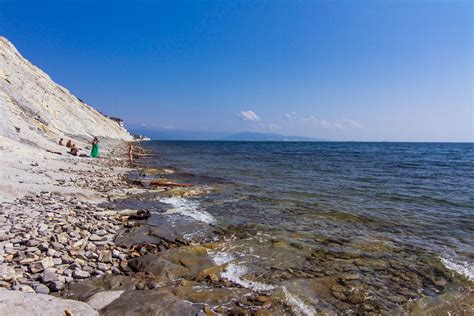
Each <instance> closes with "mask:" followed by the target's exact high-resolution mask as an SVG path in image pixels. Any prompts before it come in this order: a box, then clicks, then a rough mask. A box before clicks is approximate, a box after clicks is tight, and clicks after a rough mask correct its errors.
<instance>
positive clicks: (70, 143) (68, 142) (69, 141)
mask: <svg viewBox="0 0 474 316" xmlns="http://www.w3.org/2000/svg"><path fill="white" fill-rule="evenodd" d="M66 147H67V148H71V147H72V142H71V140H68V141H67V143H66Z"/></svg>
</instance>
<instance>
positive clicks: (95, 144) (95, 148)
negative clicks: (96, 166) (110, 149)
mask: <svg viewBox="0 0 474 316" xmlns="http://www.w3.org/2000/svg"><path fill="white" fill-rule="evenodd" d="M91 157H93V158H97V157H99V139H98V138H97V137H94V139H93V140H92V149H91Z"/></svg>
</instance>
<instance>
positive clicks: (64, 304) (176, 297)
mask: <svg viewBox="0 0 474 316" xmlns="http://www.w3.org/2000/svg"><path fill="white" fill-rule="evenodd" d="M116 146H117V149H116V150H114V151H113V155H111V156H113V157H115V158H110V157H111V156H109V158H103V159H101V161H100V162H99V163H100V166H98V165H97V164H96V165H95V168H94V170H84V169H75V168H74V166H69V168H67V170H66V169H65V170H64V172H67V173H68V174H69V175H70V176H71V177H70V179H69V180H60V181H57V183H56V184H55V185H56V186H63V187H64V186H67V187H71V188H76V189H77V190H78V193H79V194H78V196H76V197H75V196H74V195H73V194H68V195H66V196H64V195H62V194H61V193H59V192H55V191H42V192H38V193H36V194H29V195H27V196H24V197H22V198H18V199H16V200H14V201H4V202H1V203H0V255H1V256H0V288H2V290H13V291H14V292H4V291H2V299H0V311H2V314H5V315H14V314H17V313H22V312H23V313H27V314H35V313H38V312H39V311H41V310H44V308H47V310H48V311H50V313H51V314H57V315H94V314H96V313H97V311H99V312H100V313H101V314H104V315H112V314H113V315H121V314H144V313H145V314H154V315H159V314H162V313H165V314H180V315H184V314H185V315H192V314H206V315H216V314H226V313H230V314H242V313H243V314H249V313H251V312H252V313H253V314H256V315H267V314H268V312H269V311H268V309H269V308H270V307H272V310H273V311H279V313H284V311H285V310H287V309H288V306H285V305H284V304H283V303H282V302H278V301H272V299H271V298H270V297H268V296H265V295H262V294H261V293H253V292H252V291H251V290H249V289H245V288H243V287H241V286H240V285H238V284H237V283H235V282H232V281H231V280H229V279H228V278H225V277H221V275H220V274H221V273H222V272H223V271H224V269H225V268H226V266H227V264H220V265H219V264H217V263H216V262H215V261H214V260H213V259H212V258H211V256H210V252H212V249H213V247H215V245H216V242H219V240H221V237H222V236H223V235H224V234H226V232H224V231H222V230H221V229H219V228H217V227H213V226H210V225H208V224H205V223H196V222H195V221H186V220H183V221H181V222H179V223H170V222H169V219H168V217H167V216H165V215H160V214H159V211H158V212H157V210H155V215H154V216H153V219H152V221H150V222H147V221H146V220H145V219H146V218H148V217H149V216H150V214H149V212H148V210H143V209H139V208H134V209H133V210H132V209H127V208H124V207H123V206H122V207H120V204H121V203H122V204H124V203H125V204H126V203H127V201H133V199H134V198H136V197H137V196H138V195H140V194H141V195H143V194H147V193H152V194H153V195H156V194H162V195H163V196H169V195H171V196H191V195H195V194H202V193H203V192H206V190H207V189H206V188H199V187H184V188H181V187H179V186H178V187H176V185H173V182H172V181H168V180H166V179H165V178H164V176H165V175H166V174H168V173H169V170H168V171H167V170H162V171H156V170H151V172H150V173H151V174H153V176H154V177H156V178H157V179H161V181H162V182H163V183H164V184H163V183H160V184H158V185H156V184H155V185H154V186H148V188H144V186H145V185H144V183H143V182H141V181H137V180H131V179H129V178H128V177H126V175H125V174H123V173H122V172H116V170H115V168H119V170H123V169H120V168H123V167H124V165H125V164H126V162H125V160H123V159H121V158H122V156H123V153H124V144H123V143H119V144H116ZM137 156H138V157H137V158H140V155H137ZM142 156H143V155H142ZM87 163H91V164H95V163H96V162H90V161H88V162H87ZM107 170H108V171H109V172H107ZM148 171H150V170H148ZM84 189H85V190H93V191H95V192H96V193H97V194H98V195H100V196H101V198H102V199H100V200H88V199H86V198H84V197H83V196H82V195H81V194H80V193H81V190H84ZM162 211H164V209H163V210H162ZM197 231H198V232H200V233H201V234H198V235H195V233H196V232H197ZM193 234H194V237H193V238H191V239H190V238H189V237H188V236H189V235H193ZM13 293H14V294H13ZM3 294H5V295H3ZM45 294H49V295H45ZM51 295H54V296H55V297H56V298H54V299H53V297H51ZM71 299H72V300H71ZM25 300H28V301H36V302H37V304H36V306H31V305H30V304H28V303H27V302H26V301H25ZM19 301H21V302H22V303H21V304H20V303H18V302H19ZM81 301H82V302H86V304H84V303H81ZM81 304H82V305H81Z"/></svg>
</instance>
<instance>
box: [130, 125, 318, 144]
mask: <svg viewBox="0 0 474 316" xmlns="http://www.w3.org/2000/svg"><path fill="white" fill-rule="evenodd" d="M127 128H128V130H130V131H131V132H132V134H134V135H142V136H148V137H150V138H151V139H153V140H213V141H252V142H256V141H260V142H262V141H267V142H283V141H290V142H316V141H323V140H322V139H317V138H311V137H303V136H285V135H280V134H270V133H253V132H242V133H232V132H205V131H178V130H170V129H160V128H156V129H154V128H142V127H133V126H132V127H130V126H127Z"/></svg>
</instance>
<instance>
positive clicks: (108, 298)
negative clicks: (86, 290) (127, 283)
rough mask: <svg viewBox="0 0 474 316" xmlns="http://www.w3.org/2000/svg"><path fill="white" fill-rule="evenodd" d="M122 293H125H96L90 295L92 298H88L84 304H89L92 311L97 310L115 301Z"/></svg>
mask: <svg viewBox="0 0 474 316" xmlns="http://www.w3.org/2000/svg"><path fill="white" fill-rule="evenodd" d="M123 292H125V291H107V292H100V293H96V294H94V295H92V297H90V298H89V299H88V300H87V302H86V303H87V304H89V305H90V306H91V307H92V308H93V309H96V310H99V309H102V308H104V307H105V306H107V305H109V304H110V303H112V302H113V301H115V300H116V299H117V298H119V297H120V295H122V294H123Z"/></svg>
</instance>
